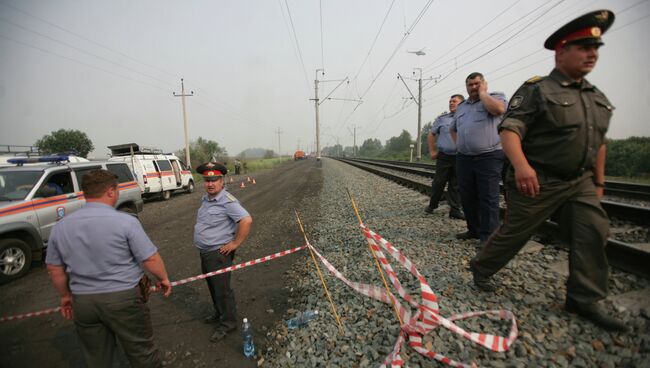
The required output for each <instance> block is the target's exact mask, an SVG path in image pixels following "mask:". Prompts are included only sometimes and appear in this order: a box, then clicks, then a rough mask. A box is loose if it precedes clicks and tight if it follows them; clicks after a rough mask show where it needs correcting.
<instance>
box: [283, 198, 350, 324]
mask: <svg viewBox="0 0 650 368" xmlns="http://www.w3.org/2000/svg"><path fill="white" fill-rule="evenodd" d="M294 212H295V213H296V219H297V220H298V225H300V231H301V232H302V236H303V237H304V238H305V243H307V249H309V254H311V259H312V260H313V261H314V266H316V271H317V272H318V276H319V277H320V282H321V284H322V285H323V289H325V294H327V299H329V302H330V306H331V307H332V313H334V317H336V322H337V323H338V324H339V331H340V332H341V333H343V324H342V323H341V319H340V318H339V314H338V313H337V312H336V305H334V301H332V297H331V296H330V292H329V290H327V283H326V282H325V278H324V277H323V274H322V273H321V271H320V267H319V266H318V261H316V256H315V255H314V251H313V249H311V244H309V240H308V239H307V234H305V229H304V228H303V227H302V222H301V221H300V216H298V211H296V210H294Z"/></svg>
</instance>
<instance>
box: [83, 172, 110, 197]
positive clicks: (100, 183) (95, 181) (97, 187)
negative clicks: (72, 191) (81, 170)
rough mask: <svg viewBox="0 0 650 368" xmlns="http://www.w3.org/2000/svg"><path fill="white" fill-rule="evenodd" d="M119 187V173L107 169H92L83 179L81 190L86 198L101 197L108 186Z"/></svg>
mask: <svg viewBox="0 0 650 368" xmlns="http://www.w3.org/2000/svg"><path fill="white" fill-rule="evenodd" d="M116 187H117V175H115V174H113V173H112V172H110V171H107V170H102V169H98V170H91V171H89V172H88V173H87V174H85V175H84V176H83V178H82V179H81V190H83V192H84V196H85V197H86V198H100V197H101V196H103V195H104V193H106V191H107V190H108V188H116Z"/></svg>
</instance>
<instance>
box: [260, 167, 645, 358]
mask: <svg viewBox="0 0 650 368" xmlns="http://www.w3.org/2000/svg"><path fill="white" fill-rule="evenodd" d="M322 170H323V180H324V182H323V189H322V192H321V194H320V197H319V198H313V200H314V201H318V202H319V206H320V216H319V221H318V223H306V224H305V230H306V231H307V236H308V238H309V240H310V242H311V244H313V245H314V246H315V247H316V248H317V249H318V250H319V251H320V252H321V253H322V254H323V255H324V256H325V257H326V258H327V259H328V260H329V261H330V262H331V263H332V264H333V265H334V266H335V267H336V268H337V269H338V270H339V271H340V272H342V273H343V274H344V275H345V276H346V277H347V278H348V279H350V280H351V281H359V282H363V283H369V284H373V285H377V286H380V287H383V284H382V281H381V278H380V277H379V275H378V272H377V268H376V266H375V261H374V259H373V258H372V255H371V253H370V251H369V249H368V245H367V242H366V241H365V239H364V237H363V235H362V234H361V232H360V230H359V226H358V222H357V219H356V216H355V214H354V211H353V209H352V206H351V203H350V200H349V197H348V195H347V193H346V188H348V189H349V190H350V192H351V194H352V196H353V197H354V199H355V201H356V203H357V206H358V207H359V211H360V213H361V216H362V218H363V220H364V222H365V223H366V225H367V226H368V227H369V228H370V229H372V230H373V231H375V232H376V233H378V234H380V235H381V236H383V237H384V238H385V239H387V240H388V241H390V242H392V244H393V245H394V246H396V247H397V248H398V249H400V250H401V251H402V252H403V253H404V254H405V255H406V256H407V257H408V258H409V259H410V260H411V261H412V262H413V263H414V264H415V265H416V267H417V269H418V270H419V271H420V273H421V274H422V275H423V276H424V277H425V278H426V279H427V281H428V283H429V286H430V287H431V288H432V289H433V291H434V293H436V295H437V296H438V299H439V304H440V312H441V314H442V315H443V316H450V315H452V314H456V313H462V312H469V311H479V310H490V309H507V310H510V311H512V312H513V313H514V314H515V316H516V318H517V323H518V328H519V337H518V339H517V340H516V341H515V343H514V344H513V345H512V347H511V349H510V350H509V351H508V352H505V353H493V352H491V351H488V350H487V349H485V348H483V347H480V346H478V345H476V344H474V343H472V342H470V341H468V340H465V339H464V338H462V337H461V336H459V335H456V334H454V333H451V332H450V331H448V330H446V329H444V328H443V327H438V328H437V329H436V330H434V331H433V332H431V333H430V334H429V335H427V336H426V337H425V339H424V343H425V344H428V346H430V347H432V349H433V350H434V351H435V352H438V353H441V354H444V355H447V356H449V357H450V358H452V359H455V360H457V361H460V362H463V363H472V362H474V363H476V364H477V365H479V366H486V367H527V366H542V367H546V366H549V367H566V366H575V367H594V366H597V367H621V366H622V367H638V366H648V365H649V364H650V363H649V361H648V356H649V355H650V331H649V327H650V323H649V321H648V319H649V318H650V311H649V310H648V309H647V306H641V307H640V308H629V309H627V308H622V307H618V308H615V306H614V304H613V303H612V302H611V301H610V300H606V301H604V302H603V305H604V307H605V308H606V309H607V310H608V311H609V312H611V313H617V314H618V315H619V316H620V318H622V319H623V320H624V321H625V322H626V323H627V324H628V325H630V326H631V327H632V329H633V331H632V332H630V333H628V334H617V333H608V332H606V331H604V330H601V329H600V328H598V327H596V326H594V325H593V324H591V323H590V322H587V321H584V320H582V319H580V318H579V317H577V316H575V315H570V314H568V313H566V312H564V311H563V304H564V297H565V292H566V288H565V282H566V264H567V253H566V252H565V251H562V250H558V249H556V248H553V247H541V246H534V245H533V246H531V247H527V248H526V249H527V250H525V251H523V252H520V254H519V255H518V256H517V257H516V258H515V259H514V260H513V261H511V262H510V264H509V265H508V266H507V267H506V268H504V269H503V270H502V271H500V272H499V273H498V274H497V275H496V276H495V281H496V282H497V284H499V285H500V287H499V290H498V291H497V292H495V293H485V292H481V291H478V290H477V289H475V288H474V286H473V285H472V282H471V280H472V279H471V274H470V272H469V270H468V262H469V260H470V259H471V258H472V257H473V255H474V254H475V252H476V250H475V245H476V243H475V241H459V240H456V239H455V234H456V233H458V232H463V231H465V222H464V221H459V220H452V219H450V218H449V217H448V216H447V214H448V207H446V206H441V207H440V208H439V209H437V210H436V211H434V213H433V215H427V214H425V213H424V211H423V210H424V207H425V206H426V205H427V204H428V197H427V196H424V195H421V194H419V193H417V192H415V191H412V190H409V189H407V188H404V187H401V186H399V185H397V184H395V183H392V182H390V181H388V180H386V179H383V178H380V177H378V176H375V175H372V174H369V173H367V172H364V171H362V170H359V169H357V168H354V167H351V166H349V165H346V164H343V163H341V162H338V161H334V160H330V159H323V160H322ZM296 226H297V225H296ZM301 257H302V259H303V262H297V263H296V266H294V267H293V269H292V270H290V271H289V272H288V273H287V277H288V278H289V282H288V285H290V286H289V288H290V295H291V297H290V300H289V304H290V305H292V306H293V308H292V309H289V310H288V313H287V315H286V316H285V320H286V319H288V318H290V317H293V316H295V314H296V313H297V312H298V311H300V310H308V309H317V310H319V312H320V314H321V316H320V318H319V319H317V320H315V321H312V322H311V323H309V324H308V325H307V326H306V327H304V328H301V329H296V330H288V329H287V327H286V324H278V325H277V326H276V328H275V329H272V330H269V331H268V332H267V335H266V336H265V338H266V339H264V338H263V337H262V336H259V337H258V341H260V342H262V344H260V347H261V348H262V349H260V350H261V351H260V354H261V356H258V359H259V364H260V365H263V366H270V367H317V366H322V367H375V366H379V365H380V364H381V363H382V362H383V360H384V358H385V357H386V356H387V355H388V354H389V353H390V351H391V350H392V348H393V345H394V343H395V340H396V338H397V336H398V333H399V322H398V321H397V318H396V316H395V314H394V312H393V309H392V307H391V306H390V305H388V304H383V303H381V302H378V301H376V300H374V299H370V298H367V297H365V296H363V295H361V294H357V293H356V292H355V291H354V290H352V289H351V288H349V287H347V286H346V285H344V284H343V283H342V282H340V281H339V280H338V279H336V278H334V277H333V276H331V275H330V274H329V273H326V274H325V279H326V281H327V285H328V288H329V291H330V293H331V295H332V298H333V300H334V303H335V305H336V308H337V310H338V313H339V316H340V317H341V321H342V323H343V326H344V332H343V333H341V332H340V331H339V329H338V326H337V323H336V320H335V318H334V315H333V314H332V311H331V309H330V306H329V303H328V301H327V298H326V297H325V294H324V292H323V289H322V286H321V283H320V279H319V277H318V275H317V273H316V271H315V268H314V266H313V263H311V258H310V257H309V255H308V253H305V254H303V255H302V256H301ZM391 264H392V265H393V268H394V269H395V270H396V271H397V274H398V277H399V278H400V280H401V282H402V284H403V285H404V287H405V288H406V289H407V290H408V291H409V293H410V294H411V295H419V294H418V293H419V284H418V282H417V280H416V279H415V278H414V277H413V276H411V275H410V273H408V272H407V271H406V270H404V269H403V268H402V267H401V266H399V265H398V264H397V262H394V261H392V259H391ZM319 266H321V269H324V267H323V266H322V264H319ZM323 272H324V273H325V271H323ZM648 284H649V282H648V280H645V279H642V278H639V277H636V276H634V275H630V274H627V273H623V272H620V271H617V270H612V273H611V277H610V294H611V295H618V294H623V293H627V292H631V291H638V290H646V291H647V290H649V285H648ZM418 299H419V298H418ZM404 304H405V303H404ZM458 325H459V326H461V327H463V328H464V329H466V330H467V331H470V332H485V333H493V334H497V335H500V336H507V334H508V332H509V329H510V324H509V322H508V321H502V320H493V319H490V318H488V317H478V318H472V319H468V320H464V321H459V322H458ZM402 358H403V359H404V360H405V361H406V364H405V366H408V367H437V366H442V364H440V363H438V362H437V361H435V360H431V359H429V358H425V357H422V356H420V355H419V354H418V353H416V352H415V351H414V350H412V349H411V348H410V347H408V345H407V344H405V345H404V346H403V347H402Z"/></svg>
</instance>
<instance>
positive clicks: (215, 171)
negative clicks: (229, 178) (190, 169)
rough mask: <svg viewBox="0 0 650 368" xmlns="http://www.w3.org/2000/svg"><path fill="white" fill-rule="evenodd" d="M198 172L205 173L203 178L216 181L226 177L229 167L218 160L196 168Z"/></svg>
mask: <svg viewBox="0 0 650 368" xmlns="http://www.w3.org/2000/svg"><path fill="white" fill-rule="evenodd" d="M196 172H198V173H199V174H201V175H203V180H207V181H215V180H219V179H221V178H222V177H224V176H225V175H226V174H227V173H228V169H227V168H226V167H225V166H224V165H222V164H220V163H218V162H206V163H204V164H201V165H199V166H198V167H197V168H196Z"/></svg>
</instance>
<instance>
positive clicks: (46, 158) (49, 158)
mask: <svg viewBox="0 0 650 368" xmlns="http://www.w3.org/2000/svg"><path fill="white" fill-rule="evenodd" d="M38 159H39V161H40V162H61V161H69V160H70V158H69V157H68V156H67V155H53V156H44V157H39V158H38Z"/></svg>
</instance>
